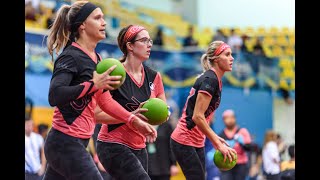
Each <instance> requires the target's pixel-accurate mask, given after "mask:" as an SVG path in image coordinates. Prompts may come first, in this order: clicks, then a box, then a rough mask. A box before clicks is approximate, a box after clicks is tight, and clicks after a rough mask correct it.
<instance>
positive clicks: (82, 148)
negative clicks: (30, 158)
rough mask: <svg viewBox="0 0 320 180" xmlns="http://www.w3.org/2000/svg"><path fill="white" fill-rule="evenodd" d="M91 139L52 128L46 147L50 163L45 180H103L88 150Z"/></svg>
mask: <svg viewBox="0 0 320 180" xmlns="http://www.w3.org/2000/svg"><path fill="white" fill-rule="evenodd" d="M88 143H89V139H80V138H75V137H72V136H69V135H67V134H64V133H62V132H60V131H58V130H56V129H54V128H51V130H50V132H49V133H48V136H47V138H46V142H45V145H44V153H45V156H46V159H47V162H48V166H47V170H46V172H45V175H44V180H60V179H61V180H62V179H68V180H103V178H102V176H101V174H100V172H99V170H98V168H97V166H96V164H95V163H94V161H93V159H92V157H91V155H90V154H89V153H88V151H87V150H86V147H87V145H88Z"/></svg>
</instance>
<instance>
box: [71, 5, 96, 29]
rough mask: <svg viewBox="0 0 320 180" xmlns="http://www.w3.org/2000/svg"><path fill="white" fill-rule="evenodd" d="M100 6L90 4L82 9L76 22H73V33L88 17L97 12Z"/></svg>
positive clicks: (76, 17) (75, 19)
mask: <svg viewBox="0 0 320 180" xmlns="http://www.w3.org/2000/svg"><path fill="white" fill-rule="evenodd" d="M97 7H98V6H96V5H94V4H92V3H90V2H88V3H86V4H85V5H83V6H82V7H81V9H80V10H79V12H78V14H77V15H76V16H75V18H74V20H73V21H72V22H71V32H75V31H77V29H78V27H79V26H80V25H81V23H82V22H83V21H85V20H86V19H87V17H88V16H89V15H90V14H91V12H92V11H93V10H95V9H96V8H97Z"/></svg>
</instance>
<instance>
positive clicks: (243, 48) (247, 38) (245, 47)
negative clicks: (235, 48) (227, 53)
mask: <svg viewBox="0 0 320 180" xmlns="http://www.w3.org/2000/svg"><path fill="white" fill-rule="evenodd" d="M249 38H250V37H249V36H247V35H246V34H243V35H242V36H241V39H242V45H241V47H240V50H241V52H244V53H247V52H248V48H247V46H246V41H247V40H249Z"/></svg>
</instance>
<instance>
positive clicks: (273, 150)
mask: <svg viewBox="0 0 320 180" xmlns="http://www.w3.org/2000/svg"><path fill="white" fill-rule="evenodd" d="M262 162H263V171H264V173H265V174H266V178H267V180H280V177H279V173H280V154H279V149H278V145H277V134H276V133H275V132H274V131H273V130H268V131H267V132H266V134H265V137H264V143H263V149H262Z"/></svg>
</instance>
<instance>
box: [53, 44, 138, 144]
mask: <svg viewBox="0 0 320 180" xmlns="http://www.w3.org/2000/svg"><path fill="white" fill-rule="evenodd" d="M99 59H100V56H99V55H98V54H97V53H96V57H90V55H89V53H87V52H86V51H85V50H84V49H82V48H81V47H80V46H79V45H78V44H77V43H75V42H73V43H72V44H71V45H70V46H68V47H66V48H65V49H64V50H63V52H62V53H61V54H60V55H59V56H58V58H57V60H56V61H55V63H54V70H53V75H52V79H51V82H50V88H49V103H50V105H51V106H56V107H55V110H54V114H53V122H52V127H53V128H55V129H57V130H59V131H61V132H63V133H65V134H68V135H70V136H74V137H78V138H90V137H91V135H92V134H93V131H94V127H95V123H96V121H95V118H94V109H95V107H96V105H97V104H99V106H100V108H101V109H102V110H103V111H105V112H107V113H109V114H111V115H113V116H116V117H117V118H118V119H119V120H122V121H123V122H129V121H130V120H131V118H132V117H133V115H132V114H131V113H130V112H128V111H126V110H125V109H124V108H122V106H120V105H119V104H118V103H117V102H115V101H114V100H113V99H112V97H111V95H110V92H109V91H104V92H102V90H98V89H97V88H95V86H94V83H93V82H92V81H91V79H92V76H93V71H94V70H95V69H96V65H97V63H98V61H99ZM110 107H113V108H116V109H117V111H116V112H114V111H112V109H111V108H110Z"/></svg>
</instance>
